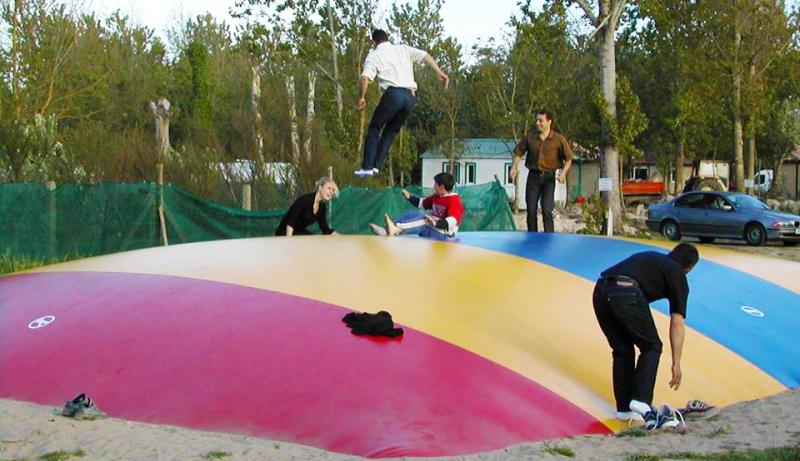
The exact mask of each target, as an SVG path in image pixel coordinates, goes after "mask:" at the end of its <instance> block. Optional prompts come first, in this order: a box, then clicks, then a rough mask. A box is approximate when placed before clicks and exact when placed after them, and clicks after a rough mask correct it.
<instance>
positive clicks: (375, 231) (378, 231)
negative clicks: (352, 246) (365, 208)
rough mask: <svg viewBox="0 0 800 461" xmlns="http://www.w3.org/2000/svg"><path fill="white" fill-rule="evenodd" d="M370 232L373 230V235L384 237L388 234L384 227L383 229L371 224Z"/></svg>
mask: <svg viewBox="0 0 800 461" xmlns="http://www.w3.org/2000/svg"><path fill="white" fill-rule="evenodd" d="M369 230H371V231H372V233H373V234H375V235H383V236H385V235H387V234H386V229H384V228H383V227H381V226H379V225H377V224H372V223H369Z"/></svg>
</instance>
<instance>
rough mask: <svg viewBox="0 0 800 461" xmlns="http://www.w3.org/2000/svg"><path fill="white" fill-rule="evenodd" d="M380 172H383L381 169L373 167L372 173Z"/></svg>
mask: <svg viewBox="0 0 800 461" xmlns="http://www.w3.org/2000/svg"><path fill="white" fill-rule="evenodd" d="M380 172H381V170H379V169H377V168H373V169H372V174H374V175H375V174H378V173H380Z"/></svg>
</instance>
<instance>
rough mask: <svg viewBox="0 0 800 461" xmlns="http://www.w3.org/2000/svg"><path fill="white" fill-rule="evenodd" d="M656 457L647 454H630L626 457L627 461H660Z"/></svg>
mask: <svg viewBox="0 0 800 461" xmlns="http://www.w3.org/2000/svg"><path fill="white" fill-rule="evenodd" d="M660 460H661V458H659V457H658V456H656V455H648V454H647V453H628V454H627V455H625V461H660Z"/></svg>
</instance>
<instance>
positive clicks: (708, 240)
mask: <svg viewBox="0 0 800 461" xmlns="http://www.w3.org/2000/svg"><path fill="white" fill-rule="evenodd" d="M698 238H699V239H700V243H714V240H716V238H715V237H698Z"/></svg>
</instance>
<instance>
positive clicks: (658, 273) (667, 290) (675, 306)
mask: <svg viewBox="0 0 800 461" xmlns="http://www.w3.org/2000/svg"><path fill="white" fill-rule="evenodd" d="M600 275H601V276H603V277H613V276H615V275H625V276H627V277H630V278H632V279H634V280H636V282H637V283H638V284H639V288H641V290H642V293H643V294H644V297H645V299H646V300H647V302H648V303H651V302H653V301H655V300H657V299H662V298H667V299H668V300H669V312H670V314H680V315H681V316H682V317H683V318H686V300H687V298H688V297H689V283H688V282H687V280H686V274H685V273H684V272H683V269H682V268H681V265H680V263H678V261H676V260H675V259H672V258H671V257H669V256H668V255H665V254H662V253H658V252H656V251H643V252H641V253H636V254H634V255H632V256H630V257H629V258H628V259H626V260H624V261H622V262H620V263H618V264H617V265H615V266H613V267H609V268H608V269H606V270H604V271H603V272H602V273H601V274H600Z"/></svg>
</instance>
